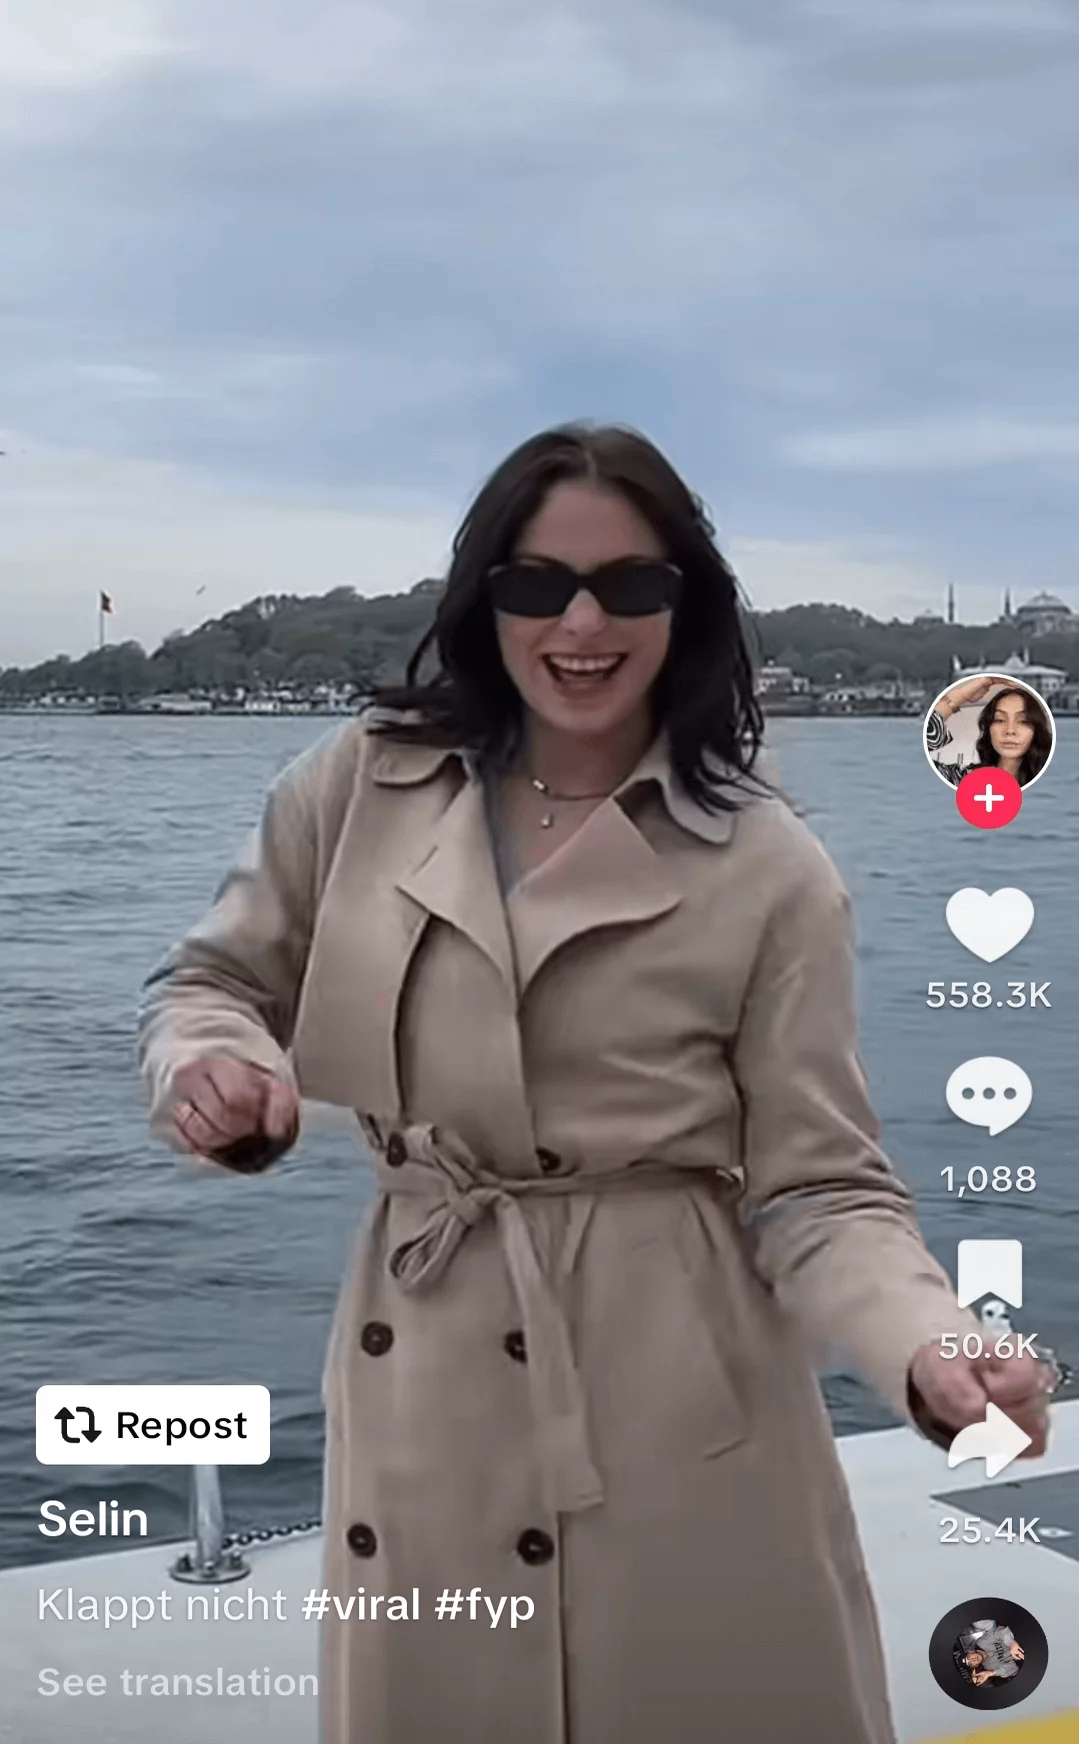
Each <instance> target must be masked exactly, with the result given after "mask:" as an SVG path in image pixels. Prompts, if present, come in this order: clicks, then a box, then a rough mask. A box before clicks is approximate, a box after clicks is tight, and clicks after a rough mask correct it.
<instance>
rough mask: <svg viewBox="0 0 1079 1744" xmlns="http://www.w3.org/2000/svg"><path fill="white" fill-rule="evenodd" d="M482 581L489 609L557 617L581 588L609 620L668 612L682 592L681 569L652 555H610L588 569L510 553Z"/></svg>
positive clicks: (520, 616)
mask: <svg viewBox="0 0 1079 1744" xmlns="http://www.w3.org/2000/svg"><path fill="white" fill-rule="evenodd" d="M485 580H486V584H487V593H488V597H489V598H490V601H491V604H492V605H493V606H494V607H495V610H496V611H500V612H510V613H511V614H512V615H513V616H514V617H516V618H560V617H561V616H562V613H563V612H564V611H565V609H566V607H567V606H568V605H569V603H570V601H571V600H572V599H574V598H575V597H576V595H577V594H578V592H579V591H580V589H581V588H582V587H583V588H587V590H588V592H589V593H590V594H591V595H592V596H593V598H594V599H595V600H596V601H597V603H598V604H599V605H600V606H601V607H602V608H603V610H604V611H605V612H606V613H607V614H608V616H609V617H612V618H646V617H649V616H650V615H651V614H652V613H653V612H665V611H670V610H673V608H674V607H675V606H676V605H677V604H678V601H679V599H680V597H681V593H682V571H681V570H680V569H679V568H677V566H676V565H675V564H673V563H664V562H662V561H661V560H660V559H659V558H656V557H616V558H615V559H614V560H613V562H611V563H601V564H600V566H599V568H598V569H588V570H581V569H571V568H570V566H569V564H568V563H560V562H558V561H557V559H555V558H553V557H516V558H514V559H513V561H512V562H510V563H496V564H495V565H494V567H493V568H492V569H489V570H488V571H487V575H486V577H485Z"/></svg>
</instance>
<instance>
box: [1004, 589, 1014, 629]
mask: <svg viewBox="0 0 1079 1744" xmlns="http://www.w3.org/2000/svg"><path fill="white" fill-rule="evenodd" d="M1011 621H1012V590H1011V588H1010V587H1006V588H1005V589H1004V622H1005V623H1006V624H1010V623H1011Z"/></svg>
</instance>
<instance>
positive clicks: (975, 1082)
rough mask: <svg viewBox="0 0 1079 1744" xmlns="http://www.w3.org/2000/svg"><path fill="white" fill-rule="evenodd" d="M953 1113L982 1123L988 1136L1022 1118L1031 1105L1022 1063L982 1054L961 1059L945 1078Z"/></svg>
mask: <svg viewBox="0 0 1079 1744" xmlns="http://www.w3.org/2000/svg"><path fill="white" fill-rule="evenodd" d="M944 1094H945V1097H946V1098H947V1102H948V1107H949V1108H950V1109H951V1111H952V1113H953V1114H955V1115H958V1117H959V1119H960V1120H965V1121H966V1122H967V1123H968V1125H970V1126H984V1127H985V1128H986V1129H987V1131H988V1133H989V1136H990V1137H991V1138H996V1136H997V1133H998V1132H1006V1131H1007V1129H1008V1127H1009V1126H1014V1125H1015V1123H1016V1121H1017V1120H1022V1118H1023V1116H1024V1114H1025V1113H1026V1111H1027V1109H1028V1108H1029V1107H1030V1104H1031V1100H1032V1098H1033V1095H1034V1089H1033V1086H1032V1084H1031V1082H1030V1079H1029V1078H1028V1077H1027V1075H1026V1073H1025V1072H1024V1070H1023V1068H1022V1066H1017V1065H1016V1063H1015V1061H1014V1060H1001V1059H998V1058H997V1057H996V1056H995V1055H994V1054H984V1055H982V1056H981V1058H979V1059H977V1060H964V1061H963V1064H962V1065H961V1066H957V1067H956V1068H955V1071H954V1072H953V1073H952V1075H951V1077H950V1078H949V1079H948V1084H947V1088H946V1089H945V1092H944Z"/></svg>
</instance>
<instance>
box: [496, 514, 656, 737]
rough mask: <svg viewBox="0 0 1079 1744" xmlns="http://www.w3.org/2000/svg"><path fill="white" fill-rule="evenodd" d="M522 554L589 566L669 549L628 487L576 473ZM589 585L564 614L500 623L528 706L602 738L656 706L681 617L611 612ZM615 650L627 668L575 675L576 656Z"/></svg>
mask: <svg viewBox="0 0 1079 1744" xmlns="http://www.w3.org/2000/svg"><path fill="white" fill-rule="evenodd" d="M514 555H515V556H518V557H552V558H557V559H558V560H559V561H560V562H562V563H567V564H569V566H570V568H571V569H577V570H581V571H587V570H591V569H595V568H597V567H598V566H599V565H600V564H601V563H610V562H612V561H613V560H614V559H615V558H618V557H654V558H660V559H662V558H664V557H665V556H666V552H665V551H664V549H663V546H662V544H661V542H660V540H659V538H658V537H657V535H656V533H655V532H654V531H653V529H652V527H651V525H650V524H649V522H648V521H646V520H645V518H644V516H643V515H641V514H639V513H638V511H637V510H636V509H635V508H634V507H633V504H632V503H630V502H629V501H628V500H627V499H626V498H625V497H623V496H622V495H621V494H620V493H619V492H617V491H612V490H609V489H604V488H603V487H601V486H598V485H595V484H591V483H588V482H586V481H584V480H570V479H567V480H563V481H562V482H561V483H559V484H556V485H554V486H552V488H551V490H550V491H549V492H548V495H547V497H546V499H545V501H544V502H543V504H542V506H541V507H540V509H539V511H538V512H537V514H536V515H535V516H534V517H533V519H532V520H531V521H530V522H529V523H528V525H527V526H526V527H525V528H524V530H523V532H522V534H521V537H520V538H519V539H518V541H517V545H516V547H515V552H514ZM586 588H587V579H586V578H583V579H582V586H581V588H580V590H579V591H578V592H577V593H576V595H575V596H574V598H573V599H572V600H571V601H570V603H569V605H568V606H567V607H566V609H565V611H564V612H563V613H562V616H561V617H559V618H524V617H516V616H514V615H513V614H511V613H509V612H496V613H495V622H496V626H497V631H498V645H499V648H500V650H501V653H502V659H503V662H504V664H505V667H506V671H507V672H508V673H509V675H510V677H511V679H512V680H513V682H514V684H515V685H516V687H517V690H518V691H519V692H520V695H521V698H522V701H523V702H524V704H525V706H526V708H528V709H531V710H532V712H533V713H534V714H536V715H538V716H539V717H540V719H541V720H543V721H544V722H545V723H546V724H547V725H549V726H551V727H554V728H557V729H558V730H559V731H561V732H566V733H574V734H577V735H579V736H586V737H589V738H592V737H597V738H598V737H602V736H604V735H606V734H608V733H611V732H614V731H616V730H617V729H618V728H620V727H622V726H624V725H625V724H626V722H627V721H629V720H631V719H634V718H636V717H638V716H639V715H640V713H641V711H643V710H647V708H648V696H649V692H650V691H651V688H652V685H653V683H654V682H655V679H656V676H657V674H658V673H659V670H660V667H661V666H662V665H663V662H664V660H665V658H666V655H667V649H668V647H669V645H670V639H671V613H670V611H662V612H654V613H651V614H650V615H649V616H647V617H641V618H616V617H608V615H607V613H606V612H604V610H603V609H602V607H601V606H600V604H599V602H598V600H596V599H595V598H594V597H593V595H592V594H590V593H588V592H587V591H586ZM615 655H617V656H618V657H619V664H617V666H615V667H614V668H613V669H612V670H610V672H609V675H606V676H603V675H600V676H597V677H581V676H574V675H573V674H571V672H570V671H569V667H570V665H571V664H572V662H573V661H574V659H575V658H576V659H578V660H579V659H581V658H582V657H591V658H599V657H603V658H608V657H612V658H613V657H614V656H615ZM563 661H564V662H565V663H564V664H560V662H563Z"/></svg>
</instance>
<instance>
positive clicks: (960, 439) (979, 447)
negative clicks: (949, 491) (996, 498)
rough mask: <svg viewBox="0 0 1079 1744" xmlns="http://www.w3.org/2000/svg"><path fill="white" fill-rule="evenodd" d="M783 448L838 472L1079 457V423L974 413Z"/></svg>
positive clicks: (802, 462)
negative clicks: (967, 415) (1028, 419)
mask: <svg viewBox="0 0 1079 1744" xmlns="http://www.w3.org/2000/svg"><path fill="white" fill-rule="evenodd" d="M781 451H782V453H783V455H784V457H785V458H786V459H787V460H789V461H792V462H793V463H794V464H795V465H797V466H808V467H815V468H819V469H821V470H823V471H833V472H936V471H938V470H940V469H941V468H947V469H951V470H956V471H965V470H967V469H969V468H973V467H984V466H1003V465H1011V464H1015V463H1018V462H1023V461H1042V460H1062V461H1071V462H1074V461H1076V460H1079V423H1045V424H1040V423H1024V422H1022V421H1020V420H1018V419H1011V418H1007V417H993V416H991V415H972V416H970V417H957V418H937V419H925V420H923V421H921V422H918V421H915V422H911V423H906V424H891V425H882V426H879V427H878V428H876V429H872V428H871V429H864V430H821V431H812V432H807V433H806V434H804V435H801V436H792V437H789V438H788V439H787V440H786V441H785V442H784V443H783V444H782V448H781Z"/></svg>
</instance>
